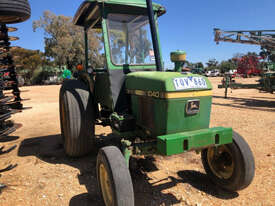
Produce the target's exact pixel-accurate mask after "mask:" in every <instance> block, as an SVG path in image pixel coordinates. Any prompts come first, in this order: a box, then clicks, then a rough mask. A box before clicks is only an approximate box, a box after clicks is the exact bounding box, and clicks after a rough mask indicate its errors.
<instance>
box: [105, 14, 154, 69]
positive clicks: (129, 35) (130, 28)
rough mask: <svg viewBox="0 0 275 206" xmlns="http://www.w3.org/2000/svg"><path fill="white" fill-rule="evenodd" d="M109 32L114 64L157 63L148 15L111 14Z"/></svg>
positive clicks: (109, 16)
mask: <svg viewBox="0 0 275 206" xmlns="http://www.w3.org/2000/svg"><path fill="white" fill-rule="evenodd" d="M108 33H109V42H110V50H111V58H112V62H113V64H116V65H123V64H130V65H145V64H147V65H148V64H155V57H154V50H153V46H152V45H153V44H152V37H151V31H150V25H149V20H148V17H147V16H143V15H140V16H138V15H128V14H109V15H108Z"/></svg>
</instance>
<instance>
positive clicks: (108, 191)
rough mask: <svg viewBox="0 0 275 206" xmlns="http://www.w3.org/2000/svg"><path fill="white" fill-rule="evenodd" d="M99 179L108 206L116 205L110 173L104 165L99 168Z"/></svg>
mask: <svg viewBox="0 0 275 206" xmlns="http://www.w3.org/2000/svg"><path fill="white" fill-rule="evenodd" d="M99 179H100V187H101V191H102V195H103V199H104V202H105V205H106V206H112V205H114V200H113V195H112V194H113V193H112V188H111V187H112V186H111V181H110V177H109V175H108V172H107V170H106V168H105V166H104V165H103V164H100V166H99Z"/></svg>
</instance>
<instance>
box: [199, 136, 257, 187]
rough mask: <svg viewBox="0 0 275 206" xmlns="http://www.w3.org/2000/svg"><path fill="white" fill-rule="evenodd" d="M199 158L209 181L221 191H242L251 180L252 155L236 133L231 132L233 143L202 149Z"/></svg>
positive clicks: (253, 170) (253, 166) (252, 174)
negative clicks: (220, 188) (221, 189)
mask: <svg viewBox="0 0 275 206" xmlns="http://www.w3.org/2000/svg"><path fill="white" fill-rule="evenodd" d="M201 157H202V163H203V166H204V169H205V171H206V173H207V174H208V176H209V177H210V179H211V180H212V181H213V182H214V183H215V184H217V185H219V186H220V187H222V188H223V189H226V190H228V191H238V190H242V189H244V188H246V187H247V186H248V185H250V183H251V182H252V180H253V177H254V173H255V162H254V157H253V154H252V152H251V150H250V148H249V145H248V144H247V143H246V141H245V140H244V139H243V138H242V137H241V136H240V135H239V134H238V133H236V132H233V143H231V144H227V145H221V146H218V147H210V148H207V149H204V150H203V151H202V153H201Z"/></svg>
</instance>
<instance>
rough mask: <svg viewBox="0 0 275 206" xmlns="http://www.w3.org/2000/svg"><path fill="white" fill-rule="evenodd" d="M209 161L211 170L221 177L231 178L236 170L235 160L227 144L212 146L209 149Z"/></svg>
mask: <svg viewBox="0 0 275 206" xmlns="http://www.w3.org/2000/svg"><path fill="white" fill-rule="evenodd" d="M207 161H208V165H209V167H210V169H211V171H212V172H213V173H214V174H215V175H216V176H217V177H218V178H220V179H229V178H230V177H232V175H233V172H234V167H235V164H234V160H233V155H232V152H231V151H230V149H229V148H228V147H227V146H226V145H222V146H219V147H211V148H208V150H207Z"/></svg>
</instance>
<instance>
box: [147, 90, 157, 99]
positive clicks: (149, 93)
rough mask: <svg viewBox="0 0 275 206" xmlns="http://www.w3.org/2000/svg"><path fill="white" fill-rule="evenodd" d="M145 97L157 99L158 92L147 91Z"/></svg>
mask: <svg viewBox="0 0 275 206" xmlns="http://www.w3.org/2000/svg"><path fill="white" fill-rule="evenodd" d="M147 96H148V97H155V98H159V96H160V95H159V92H155V91H148V92H147Z"/></svg>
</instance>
